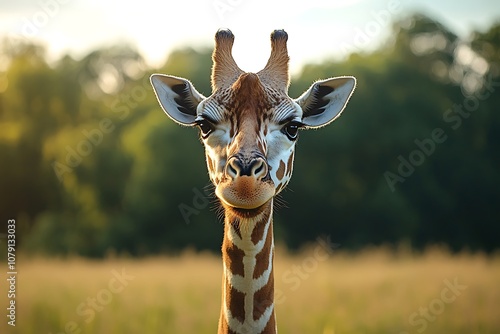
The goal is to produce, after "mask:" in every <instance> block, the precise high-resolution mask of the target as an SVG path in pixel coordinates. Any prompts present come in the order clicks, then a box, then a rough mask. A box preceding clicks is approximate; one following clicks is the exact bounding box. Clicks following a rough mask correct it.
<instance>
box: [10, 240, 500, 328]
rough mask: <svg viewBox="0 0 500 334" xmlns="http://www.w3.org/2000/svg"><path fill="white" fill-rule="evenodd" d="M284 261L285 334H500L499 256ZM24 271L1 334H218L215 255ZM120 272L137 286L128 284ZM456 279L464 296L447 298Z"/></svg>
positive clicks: (279, 265) (280, 268)
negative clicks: (12, 316) (10, 322)
mask: <svg viewBox="0 0 500 334" xmlns="http://www.w3.org/2000/svg"><path fill="white" fill-rule="evenodd" d="M276 254H277V255H276V260H275V268H276V272H275V280H276V294H277V296H276V304H277V305H276V308H277V321H278V328H279V331H280V333H290V334H292V333H297V334H299V333H300V334H304V333H320V334H332V333H336V334H338V333H397V334H402V333H467V334H470V333H499V332H500V317H499V310H500V284H499V283H500V256H498V255H497V256H493V257H486V256H484V255H480V254H479V255H470V254H463V255H455V256H451V255H449V254H448V253H447V252H445V251H442V250H439V249H433V250H429V251H427V252H426V253H425V254H423V255H420V256H413V255H411V254H409V253H408V252H404V251H403V252H398V253H396V254H394V253H391V252H389V251H387V250H384V249H371V250H365V251H364V252H361V253H357V254H355V255H350V254H344V253H337V252H335V253H333V254H328V255H327V253H325V252H324V249H322V248H319V246H318V245H313V246H312V247H311V248H309V249H308V250H305V251H303V252H302V253H301V254H300V255H296V256H291V255H288V254H287V253H286V252H285V251H284V250H283V249H278V250H277V253H276ZM18 268H19V276H18V282H17V289H18V294H17V299H16V301H17V305H18V308H17V322H16V327H11V326H7V324H6V320H5V315H4V316H2V318H4V320H3V321H2V323H1V324H0V332H1V333H22V334H30V333H33V334H35V333H36V334H39V333H52V334H56V333H57V334H59V333H71V334H76V333H80V334H86V333H93V334H95V333H106V334H111V333H120V334H125V333H197V334H201V333H216V328H217V321H218V317H219V307H220V286H221V273H222V271H221V262H220V259H219V257H217V256H214V255H207V254H197V255H195V254H185V255H183V256H181V257H177V258H169V257H157V258H149V259H142V260H130V259H110V260H106V261H89V260H83V259H71V260H54V259H24V260H23V259H20V260H19V261H18ZM113 270H116V271H117V272H122V270H124V271H125V273H126V274H127V275H130V276H134V279H133V280H131V279H129V280H125V283H119V282H118V281H115V280H114V277H115V275H114V274H113ZM455 281H456V282H457V283H458V284H459V285H460V286H462V287H461V288H459V289H458V290H456V291H458V293H457V292H455V293H453V292H452V291H451V290H450V291H448V290H446V289H447V284H453V282H455ZM110 282H111V286H110ZM446 282H448V283H446ZM124 284H126V285H124ZM463 286H466V288H464V287H463ZM1 288H2V290H1V291H0V293H1V298H2V300H4V301H5V300H6V290H5V285H4V284H2V286H1ZM111 290H114V291H115V292H111ZM118 290H121V291H120V292H118ZM444 290H445V291H444ZM443 291H444V292H443ZM443 296H444V297H443ZM99 298H100V300H101V302H104V303H102V304H101V303H100V302H99ZM93 299H95V300H94V302H95V303H96V304H94V306H91V305H92V304H91V303H92V300H93ZM451 299H454V300H453V301H451ZM3 305H5V303H4V304H3ZM79 307H80V309H79ZM92 307H94V308H96V310H95V311H94V310H93V309H92ZM3 309H4V311H3V312H4V313H6V311H5V308H3Z"/></svg>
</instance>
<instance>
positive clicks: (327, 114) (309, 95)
mask: <svg viewBox="0 0 500 334" xmlns="http://www.w3.org/2000/svg"><path fill="white" fill-rule="evenodd" d="M355 87H356V78H354V77H338V78H331V79H326V80H321V81H317V82H315V83H313V84H312V86H311V87H309V89H308V90H307V91H305V92H304V94H302V95H301V96H300V97H299V98H298V99H296V100H295V102H296V103H297V104H298V105H299V106H300V107H301V108H302V112H303V116H302V117H303V119H302V122H303V123H304V124H305V126H306V128H309V129H314V128H319V127H322V126H325V125H327V124H330V123H331V122H333V121H334V120H335V119H336V118H337V117H339V116H340V114H341V113H342V110H344V108H345V106H346V104H347V102H348V101H349V98H350V97H351V95H352V93H353V92H354V88H355Z"/></svg>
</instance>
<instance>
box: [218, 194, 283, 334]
mask: <svg viewBox="0 0 500 334" xmlns="http://www.w3.org/2000/svg"><path fill="white" fill-rule="evenodd" d="M266 205H267V208H266V209H265V210H264V211H263V212H262V213H261V214H259V216H257V217H255V218H252V219H245V220H239V221H234V220H232V218H231V217H230V216H228V215H227V214H226V217H225V222H224V223H225V224H224V225H225V227H224V241H223V243H222V261H223V268H224V273H223V280H222V309H221V316H220V320H219V334H223V333H224V334H226V333H234V334H254V333H255V334H257V333H262V334H270V333H276V320H275V315H274V276H273V259H274V237H273V222H272V211H273V200H270V202H269V203H268V204H266Z"/></svg>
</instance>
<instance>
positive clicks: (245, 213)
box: [225, 202, 269, 219]
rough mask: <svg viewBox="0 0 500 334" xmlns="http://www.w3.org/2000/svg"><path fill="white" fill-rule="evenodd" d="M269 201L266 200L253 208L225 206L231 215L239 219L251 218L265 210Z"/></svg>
mask: <svg viewBox="0 0 500 334" xmlns="http://www.w3.org/2000/svg"><path fill="white" fill-rule="evenodd" d="M268 203H269V202H266V203H264V204H262V205H261V206H259V207H256V208H254V209H242V208H236V207H234V206H227V205H226V206H225V208H226V211H228V212H229V213H230V214H231V215H232V216H234V217H236V218H240V219H251V218H255V217H257V216H258V215H260V214H261V213H262V212H264V211H265V210H266V207H267V205H268Z"/></svg>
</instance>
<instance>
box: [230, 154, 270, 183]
mask: <svg viewBox="0 0 500 334" xmlns="http://www.w3.org/2000/svg"><path fill="white" fill-rule="evenodd" d="M267 171H268V168H267V164H266V162H265V160H264V159H262V158H257V159H253V160H251V161H250V162H249V163H243V162H242V161H241V160H239V159H238V158H232V159H230V160H229V161H228V163H227V165H226V175H227V176H229V177H231V178H233V179H234V178H237V177H239V176H252V177H255V178H257V179H259V180H262V179H263V178H264V177H266V176H267Z"/></svg>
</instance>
